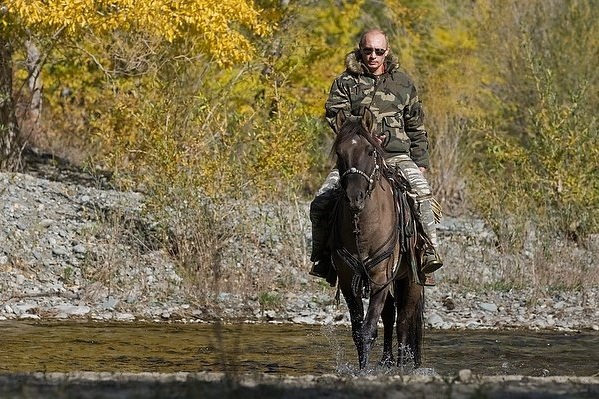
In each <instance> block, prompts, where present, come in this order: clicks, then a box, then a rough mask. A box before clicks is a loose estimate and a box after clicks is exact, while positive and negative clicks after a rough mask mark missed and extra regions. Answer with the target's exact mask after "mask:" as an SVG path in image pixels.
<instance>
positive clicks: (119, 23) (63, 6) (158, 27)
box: [6, 0, 274, 65]
mask: <svg viewBox="0 0 599 399" xmlns="http://www.w3.org/2000/svg"><path fill="white" fill-rule="evenodd" d="M6 7H7V10H8V14H9V16H12V17H13V18H16V19H17V20H18V21H19V24H20V25H21V26H26V27H31V28H34V29H35V31H37V32H39V31H43V30H45V31H46V32H47V33H48V34H49V35H52V34H54V33H56V32H63V34H64V35H67V36H71V37H83V35H82V32H85V33H89V32H92V33H93V34H96V35H104V34H107V33H110V32H113V31H116V30H122V31H138V32H139V31H141V32H145V34H146V35H148V36H155V37H159V38H163V39H164V40H166V41H168V42H173V41H175V40H178V39H180V38H182V37H185V36H187V35H191V36H193V37H196V38H198V48H199V50H200V51H201V52H202V53H204V54H207V55H208V56H209V57H210V58H211V59H212V60H213V61H214V62H216V63H217V64H219V65H232V64H235V63H239V62H245V61H249V60H250V59H251V58H252V56H253V54H254V51H255V46H254V44H253V43H252V40H251V39H250V38H249V37H247V36H246V35H245V34H244V31H245V29H247V30H248V31H249V32H250V33H251V34H254V35H257V36H264V35H266V34H268V33H269V32H271V31H272V29H273V28H274V26H273V25H272V24H270V23H269V22H268V21H264V20H263V19H262V18H261V14H260V10H258V9H256V8H255V7H254V4H253V2H251V1H246V0H217V1H216V0H194V1H185V2H182V1H178V0H154V1H133V0H111V1H97V0H78V1H62V0H48V1H39V0H33V1H32V0H8V1H6Z"/></svg>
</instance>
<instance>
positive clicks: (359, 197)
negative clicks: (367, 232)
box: [347, 191, 366, 212]
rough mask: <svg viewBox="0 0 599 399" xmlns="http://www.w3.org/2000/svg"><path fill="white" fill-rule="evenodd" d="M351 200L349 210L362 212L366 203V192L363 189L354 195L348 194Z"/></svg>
mask: <svg viewBox="0 0 599 399" xmlns="http://www.w3.org/2000/svg"><path fill="white" fill-rule="evenodd" d="M347 199H348V200H349V210H350V211H352V212H360V211H361V210H362V209H364V204H365V200H366V194H364V192H363V191H359V192H358V193H356V195H354V196H351V197H350V196H348V198H347Z"/></svg>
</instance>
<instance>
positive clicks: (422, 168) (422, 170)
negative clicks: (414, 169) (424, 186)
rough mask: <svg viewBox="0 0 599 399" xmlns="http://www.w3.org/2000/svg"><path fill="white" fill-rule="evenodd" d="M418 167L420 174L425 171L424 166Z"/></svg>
mask: <svg viewBox="0 0 599 399" xmlns="http://www.w3.org/2000/svg"><path fill="white" fill-rule="evenodd" d="M418 169H420V171H421V172H422V174H425V173H426V168H425V167H424V166H419V167H418Z"/></svg>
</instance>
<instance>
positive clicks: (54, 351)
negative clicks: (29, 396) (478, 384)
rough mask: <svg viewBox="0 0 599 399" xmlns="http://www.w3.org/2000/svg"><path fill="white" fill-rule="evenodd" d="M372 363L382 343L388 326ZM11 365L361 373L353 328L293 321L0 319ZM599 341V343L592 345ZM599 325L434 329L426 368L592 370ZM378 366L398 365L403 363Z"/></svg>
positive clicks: (0, 337) (542, 372)
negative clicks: (584, 329) (586, 328)
mask: <svg viewBox="0 0 599 399" xmlns="http://www.w3.org/2000/svg"><path fill="white" fill-rule="evenodd" d="M379 337H380V338H379V339H378V340H377V344H378V345H377V347H376V348H374V350H373V352H372V353H373V357H372V363H373V366H374V363H376V360H378V358H377V357H378V356H380V354H381V352H382V348H381V346H382V332H381V333H380V334H379ZM0 348H2V350H1V351H0V371H3V372H31V371H46V372H53V371H57V372H68V371H122V372H178V371H183V372H199V371H217V372H227V373H251V372H258V373H276V374H287V375H302V374H325V373H333V374H342V375H344V374H354V373H355V372H356V366H357V356H356V353H355V349H354V346H353V342H352V340H351V333H350V330H349V327H344V326H303V325H287V324H235V325H212V324H130V323H122V324H112V323H90V322H87V323H23V322H14V321H6V322H0ZM592 348H595V349H592ZM597 348H599V334H598V333H596V332H593V333H591V332H589V333H557V332H551V333H549V332H544V333H539V332H528V331H502V332H496V331H433V332H430V331H428V332H427V334H426V336H425V343H424V367H425V369H423V372H424V373H432V372H436V373H439V374H441V375H455V374H457V372H458V371H459V370H461V369H464V368H468V369H472V370H473V371H474V372H475V373H477V374H480V375H502V374H505V375H508V374H521V375H529V376H554V375H577V376H589V375H594V374H596V373H597V372H598V371H599V370H598V369H597V365H598V364H599V351H598V350H597ZM377 372H385V373H392V374H393V373H395V374H396V373H398V371H397V370H385V371H382V370H377Z"/></svg>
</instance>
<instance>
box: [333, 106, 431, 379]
mask: <svg viewBox="0 0 599 399" xmlns="http://www.w3.org/2000/svg"><path fill="white" fill-rule="evenodd" d="M374 123H375V117H374V115H373V114H372V112H371V111H370V110H368V109H363V111H362V116H360V117H355V116H351V117H346V116H345V115H344V114H343V112H339V113H338V115H337V119H336V134H337V136H336V139H335V142H334V143H333V147H332V149H331V153H335V154H336V157H337V168H338V170H339V175H340V185H341V191H342V194H341V195H340V196H339V199H338V202H337V204H336V208H335V211H334V215H333V219H334V220H333V222H332V224H333V226H332V239H331V250H332V259H333V263H334V265H335V268H336V271H337V275H338V278H339V289H340V290H341V292H342V293H343V296H344V298H345V301H346V303H347V306H348V308H349V312H350V319H351V327H352V338H353V341H354V343H355V345H356V349H357V351H358V360H359V365H360V368H361V369H364V368H365V367H366V366H367V364H368V358H369V354H370V350H371V347H372V344H373V343H374V341H375V339H376V336H377V324H378V321H379V319H380V318H381V316H382V319H383V325H384V344H383V359H382V362H383V363H385V364H387V365H391V364H393V362H394V360H393V349H392V347H393V329H394V323H395V321H396V316H397V324H396V326H397V338H398V344H399V348H398V359H397V362H398V365H400V366H403V365H406V364H407V363H408V361H409V360H413V362H414V366H415V367H418V366H419V365H420V363H421V345H422V336H423V328H424V326H423V303H424V289H423V286H422V285H421V284H419V281H421V280H420V279H421V278H422V277H423V276H422V275H421V274H420V273H419V272H418V270H419V269H418V264H417V261H416V256H415V251H416V246H417V234H416V222H415V220H414V218H413V217H412V212H413V210H412V208H411V207H410V205H409V203H408V201H407V199H406V198H407V197H406V196H405V194H404V195H403V196H402V195H401V193H400V191H401V190H399V189H398V186H399V184H398V182H399V181H400V180H401V179H399V178H398V177H397V176H396V175H395V174H394V173H391V171H389V169H388V168H387V166H386V165H385V162H384V160H383V154H384V151H383V150H382V149H381V147H380V144H379V142H378V140H377V139H376V138H374V137H373V135H372V131H373V126H374ZM404 183H405V181H404ZM404 189H405V187H404ZM404 191H405V190H404ZM363 296H368V297H369V299H370V300H369V302H368V309H367V311H366V315H364V304H363V299H362V298H363Z"/></svg>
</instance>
